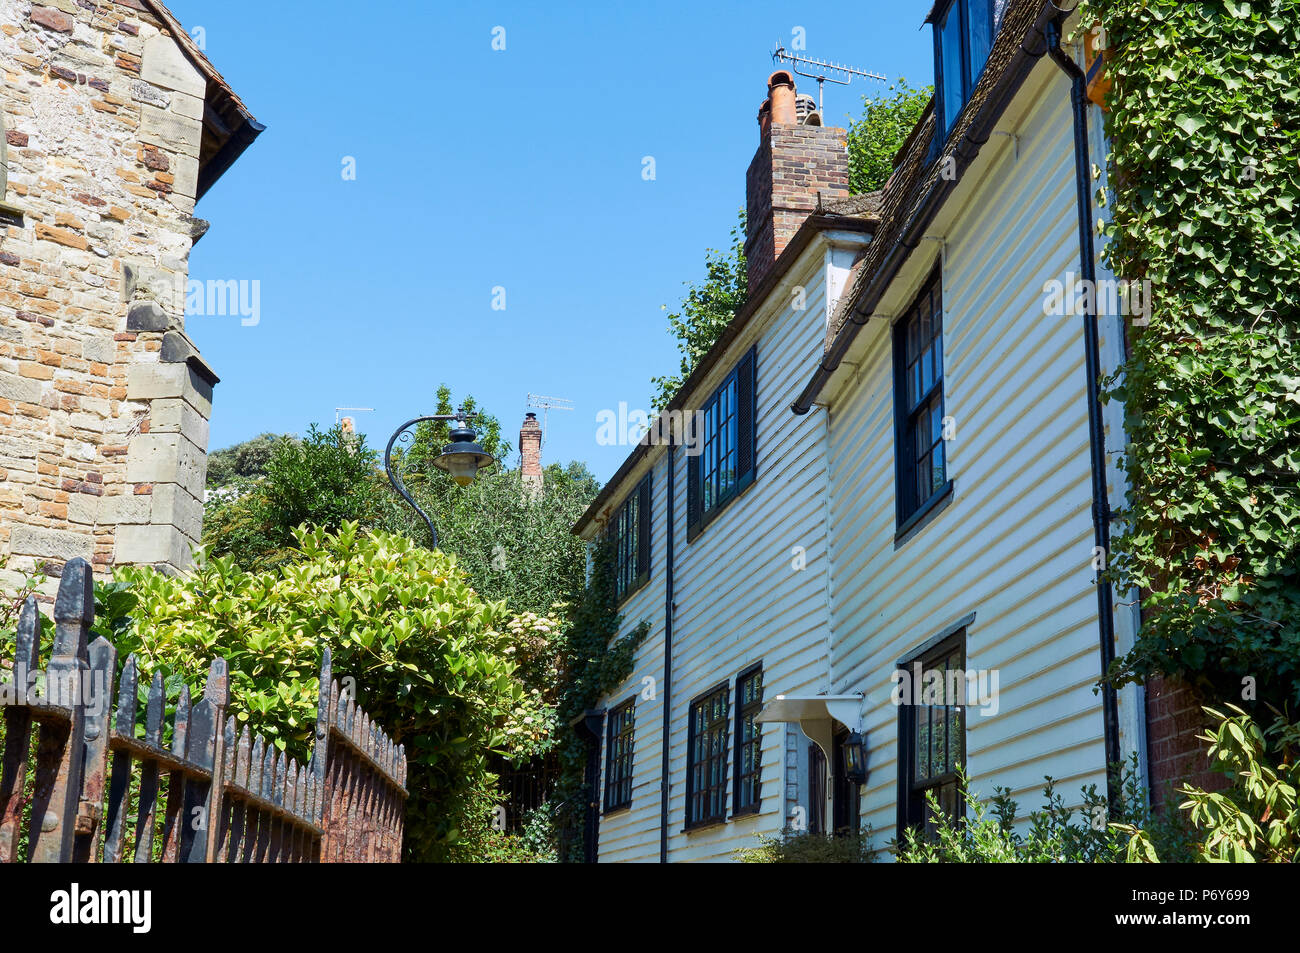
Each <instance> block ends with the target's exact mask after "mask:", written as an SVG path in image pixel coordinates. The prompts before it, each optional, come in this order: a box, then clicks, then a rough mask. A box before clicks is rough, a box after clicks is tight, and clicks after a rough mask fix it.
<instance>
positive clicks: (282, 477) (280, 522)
mask: <svg viewBox="0 0 1300 953" xmlns="http://www.w3.org/2000/svg"><path fill="white" fill-rule="evenodd" d="M377 462H378V453H377V452H376V451H374V450H372V449H371V448H370V447H368V446H367V445H366V439H365V436H364V435H362V434H347V433H345V432H344V431H343V429H342V427H341V426H338V425H335V426H334V427H331V428H330V429H329V430H326V431H322V430H320V429H319V428H318V427H317V426H316V425H315V424H313V425H312V426H311V428H310V429H309V430H308V432H307V435H306V436H305V437H304V438H303V439H302V440H300V441H294V440H290V439H282V440H279V441H277V442H276V443H275V445H274V448H273V449H272V451H271V457H270V460H269V461H267V463H266V465H265V475H264V476H263V477H261V478H260V479H256V480H254V481H252V482H249V483H245V484H242V485H241V486H240V488H239V491H238V492H237V493H230V494H222V493H217V494H213V496H212V498H211V499H210V500H209V502H208V505H207V506H206V508H205V513H204V523H205V525H204V530H203V538H204V542H205V543H206V544H207V545H208V547H209V550H210V552H211V554H212V555H213V556H230V557H232V558H233V560H234V562H235V563H236V565H238V566H241V567H243V568H245V569H257V568H268V567H273V566H276V565H278V564H280V563H281V562H283V561H284V560H285V559H287V558H289V557H290V556H291V554H292V552H293V550H294V548H295V540H294V531H295V530H296V529H297V527H298V526H300V525H303V524H310V525H312V526H316V527H320V528H323V529H326V530H331V531H334V530H338V529H339V528H340V527H341V526H342V525H343V524H344V523H345V522H347V521H349V520H353V521H356V522H359V523H361V524H362V525H363V526H375V525H378V522H379V518H380V516H381V514H382V513H383V505H384V497H385V495H386V494H387V492H388V491H387V490H386V489H385V487H384V485H383V483H382V482H381V477H380V474H379V471H378V469H377Z"/></svg>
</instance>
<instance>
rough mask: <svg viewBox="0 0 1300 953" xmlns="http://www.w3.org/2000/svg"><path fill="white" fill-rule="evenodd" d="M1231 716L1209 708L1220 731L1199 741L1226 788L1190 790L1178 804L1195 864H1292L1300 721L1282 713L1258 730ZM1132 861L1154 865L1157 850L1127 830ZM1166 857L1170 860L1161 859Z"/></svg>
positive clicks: (1299, 844) (1298, 836)
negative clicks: (1188, 826) (1193, 837)
mask: <svg viewBox="0 0 1300 953" xmlns="http://www.w3.org/2000/svg"><path fill="white" fill-rule="evenodd" d="M1228 708H1229V710H1230V711H1232V712H1235V713H1236V714H1232V715H1229V714H1226V713H1224V712H1219V711H1216V710H1214V709H1213V708H1206V709H1205V710H1206V712H1208V713H1209V714H1210V715H1211V716H1212V717H1214V718H1216V719H1217V720H1218V722H1219V726H1218V728H1217V729H1215V730H1213V731H1209V732H1206V733H1205V734H1203V735H1200V736H1199V737H1200V738H1201V739H1202V740H1203V741H1205V742H1207V743H1208V744H1209V746H1210V747H1209V755H1210V762H1211V764H1212V765H1213V767H1214V769H1215V770H1216V771H1221V772H1222V773H1224V774H1226V775H1227V776H1228V780H1229V782H1230V783H1231V787H1230V788H1229V789H1228V790H1226V791H1215V792H1210V791H1202V790H1200V789H1199V788H1194V787H1191V786H1187V787H1184V788H1182V790H1181V793H1182V794H1183V795H1185V796H1186V798H1187V800H1186V801H1184V802H1183V803H1182V804H1180V805H1179V807H1180V808H1181V809H1182V810H1184V811H1187V812H1188V816H1189V818H1190V820H1191V823H1192V825H1193V827H1195V828H1196V831H1197V833H1198V834H1199V835H1200V842H1199V843H1198V844H1196V845H1195V859H1196V860H1200V861H1209V862H1216V861H1217V862H1225V861H1226V862H1231V863H1254V862H1256V861H1263V862H1268V863H1295V862H1296V861H1298V860H1300V810H1298V809H1297V807H1296V791H1297V789H1300V764H1297V761H1296V755H1297V753H1298V752H1300V724H1291V723H1289V722H1288V721H1287V720H1286V719H1285V718H1283V717H1281V716H1279V717H1278V718H1277V720H1276V721H1275V722H1274V724H1273V725H1272V727H1271V728H1269V729H1268V730H1267V731H1262V730H1261V729H1260V728H1259V726H1258V725H1257V724H1255V720H1254V719H1253V718H1252V717H1251V716H1250V715H1249V714H1247V713H1246V712H1245V711H1243V710H1242V709H1240V708H1238V707H1237V706H1235V705H1229V706H1228ZM1127 832H1128V833H1129V834H1131V835H1132V840H1131V841H1130V842H1129V848H1128V854H1129V859H1130V860H1134V861H1139V860H1141V861H1147V862H1158V861H1159V860H1161V854H1162V853H1164V852H1163V851H1161V850H1160V849H1159V845H1158V844H1157V843H1156V842H1155V841H1154V840H1153V839H1152V837H1151V836H1150V834H1149V833H1148V832H1146V831H1138V830H1134V829H1132V828H1129V829H1128V830H1127ZM1165 858H1166V859H1168V855H1167V854H1165Z"/></svg>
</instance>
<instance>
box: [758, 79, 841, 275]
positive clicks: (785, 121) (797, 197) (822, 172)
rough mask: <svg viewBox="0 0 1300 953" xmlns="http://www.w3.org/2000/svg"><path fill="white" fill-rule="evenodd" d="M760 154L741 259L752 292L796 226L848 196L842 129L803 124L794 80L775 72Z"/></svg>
mask: <svg viewBox="0 0 1300 953" xmlns="http://www.w3.org/2000/svg"><path fill="white" fill-rule="evenodd" d="M758 134H759V145H758V151H757V152H756V153H754V159H753V161H752V162H750V163H749V172H748V173H746V176H745V197H746V218H747V235H746V238H745V258H746V259H747V261H748V267H749V290H750V293H751V294H752V293H753V292H754V291H755V290H756V289H757V288H758V286H759V284H761V283H762V281H763V279H764V278H765V277H767V274H768V272H770V271H771V270H772V265H773V264H774V263H775V262H776V259H777V257H778V256H779V255H780V254H781V252H782V251H784V250H785V246H786V245H788V244H789V243H790V239H791V237H793V235H794V233H795V232H796V231H798V230H799V226H800V225H802V224H803V222H804V220H805V219H806V218H807V217H808V216H809V215H810V214H811V213H812V212H813V211H814V210H815V209H816V208H817V204H818V198H819V196H820V198H821V199H822V200H823V201H829V200H830V199H837V198H845V197H847V196H848V194H849V153H848V145H847V140H846V138H845V136H846V133H845V130H843V129H841V128H839V127H838V126H819V125H803V124H800V122H799V110H798V109H797V107H796V91H795V86H794V79H793V78H792V77H791V75H790V74H789V73H788V72H786V71H785V70H777V71H776V72H775V73H773V74H772V75H771V76H770V77H768V80H767V99H766V101H764V103H763V105H762V106H761V107H759V110H758Z"/></svg>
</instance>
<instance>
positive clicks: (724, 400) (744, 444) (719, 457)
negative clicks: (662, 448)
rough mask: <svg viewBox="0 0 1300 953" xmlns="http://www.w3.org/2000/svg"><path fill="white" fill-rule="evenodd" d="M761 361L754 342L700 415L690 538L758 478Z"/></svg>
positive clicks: (692, 466) (692, 457)
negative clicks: (754, 347)
mask: <svg viewBox="0 0 1300 953" xmlns="http://www.w3.org/2000/svg"><path fill="white" fill-rule="evenodd" d="M756 365H757V355H756V352H755V351H754V350H753V349H752V348H751V349H750V351H749V353H748V354H746V355H745V356H744V357H743V358H741V359H740V362H739V363H738V364H737V365H736V366H735V367H734V368H732V370H731V373H730V374H728V375H727V377H726V378H725V379H724V380H723V382H722V383H721V384H720V385H719V386H718V389H717V390H715V391H714V392H713V393H712V394H711V395H710V396H709V398H708V400H706V401H704V404H703V406H701V407H700V409H699V412H698V413H697V414H696V415H695V419H694V421H693V424H692V432H691V437H692V440H691V446H690V447H688V453H687V459H686V466H687V502H686V532H687V537H688V538H689V539H694V538H695V535H696V534H697V533H699V531H700V530H701V529H703V528H704V526H705V525H706V524H707V523H708V522H709V520H711V519H712V518H713V517H714V516H716V515H717V514H718V513H720V512H721V511H722V509H723V508H724V507H725V506H726V505H727V504H728V503H730V502H731V501H732V500H733V499H735V498H736V496H737V495H738V494H739V493H740V492H741V491H742V490H743V489H745V487H747V486H749V485H750V484H751V483H753V482H754V477H755V473H756V466H755V462H756V460H757V443H756V431H757V427H756V420H755V418H756V415H757V404H756V393H757V380H756V376H755V373H756Z"/></svg>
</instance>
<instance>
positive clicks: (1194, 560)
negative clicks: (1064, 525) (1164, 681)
mask: <svg viewBox="0 0 1300 953" xmlns="http://www.w3.org/2000/svg"><path fill="white" fill-rule="evenodd" d="M1082 22H1084V23H1100V24H1101V25H1102V26H1103V27H1104V29H1105V32H1106V35H1107V38H1108V41H1109V45H1110V48H1111V51H1112V58H1111V59H1110V61H1109V65H1108V69H1109V71H1110V75H1111V77H1112V79H1113V86H1112V88H1111V90H1110V93H1109V99H1108V106H1109V112H1108V113H1107V115H1106V132H1107V135H1108V137H1109V139H1110V142H1111V145H1112V153H1111V156H1110V166H1111V168H1110V175H1109V180H1110V182H1111V183H1112V189H1113V196H1110V197H1108V196H1105V195H1103V196H1102V201H1103V202H1106V201H1108V200H1109V199H1113V202H1111V203H1110V204H1111V221H1110V223H1109V224H1108V225H1107V226H1106V228H1105V234H1106V236H1107V237H1108V239H1109V244H1108V245H1107V247H1106V249H1105V253H1106V257H1107V261H1108V263H1109V265H1110V267H1111V269H1112V270H1113V271H1114V272H1115V273H1116V274H1117V275H1120V276H1121V277H1124V278H1128V279H1142V278H1145V279H1149V280H1150V281H1151V282H1152V289H1153V291H1154V295H1153V303H1152V309H1151V317H1150V323H1149V325H1148V326H1145V327H1134V328H1132V329H1131V334H1130V345H1131V347H1130V353H1129V356H1128V359H1127V361H1126V362H1125V364H1124V366H1123V368H1122V370H1121V373H1120V374H1118V375H1116V376H1115V377H1114V378H1113V379H1112V380H1110V381H1109V382H1108V393H1109V396H1111V397H1114V398H1116V399H1120V400H1123V401H1124V406H1125V413H1126V419H1125V427H1126V430H1127V433H1128V437H1129V444H1128V448H1127V451H1126V456H1125V458H1124V461H1123V466H1124V468H1125V470H1126V471H1127V474H1128V478H1129V479H1128V483H1129V487H1128V495H1127V500H1126V501H1125V506H1124V509H1123V512H1122V514H1121V524H1120V533H1119V534H1118V536H1117V538H1116V539H1115V541H1114V549H1115V553H1114V556H1113V560H1112V565H1111V576H1112V578H1113V579H1115V580H1116V581H1117V582H1118V583H1120V584H1121V585H1123V586H1126V587H1129V586H1131V587H1134V588H1136V589H1138V590H1140V591H1141V593H1142V605H1143V610H1144V611H1143V625H1142V630H1141V633H1140V635H1139V637H1138V640H1137V644H1136V645H1135V647H1134V649H1133V651H1132V652H1131V653H1130V654H1129V655H1128V657H1126V658H1124V659H1121V660H1120V661H1119V662H1118V663H1117V665H1116V667H1115V669H1114V670H1113V674H1114V676H1115V677H1116V679H1117V681H1120V682H1123V681H1126V680H1132V679H1141V678H1145V677H1146V676H1148V675H1150V674H1154V673H1163V674H1172V675H1179V676H1182V677H1185V678H1186V679H1188V680H1189V681H1192V682H1194V683H1195V682H1199V683H1201V684H1202V685H1203V686H1204V687H1208V688H1210V689H1211V690H1212V691H1213V692H1214V693H1216V694H1217V695H1218V696H1219V697H1227V695H1228V694H1229V693H1231V694H1232V695H1238V696H1239V697H1240V693H1241V691H1242V685H1243V680H1246V679H1252V680H1254V681H1253V682H1250V683H1248V684H1255V683H1257V684H1258V690H1259V697H1260V699H1261V700H1266V699H1271V700H1273V701H1276V702H1283V701H1287V700H1290V701H1292V702H1294V701H1297V700H1300V370H1298V368H1297V364H1298V360H1297V356H1298V355H1300V349H1298V347H1297V344H1298V342H1300V230H1298V229H1297V218H1296V206H1297V203H1298V202H1300V58H1297V57H1296V55H1295V51H1296V49H1297V47H1298V46H1300V17H1298V16H1297V15H1296V4H1295V2H1294V0H1258V2H1253V3H1246V2H1235V0H1206V2H1203V3H1195V4H1189V3H1178V2H1174V0H1141V2H1139V0H1092V2H1090V3H1089V4H1088V7H1087V11H1086V12H1085V14H1084V16H1083V20H1082Z"/></svg>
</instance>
